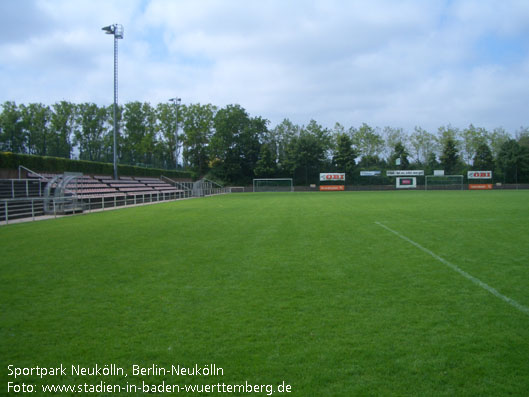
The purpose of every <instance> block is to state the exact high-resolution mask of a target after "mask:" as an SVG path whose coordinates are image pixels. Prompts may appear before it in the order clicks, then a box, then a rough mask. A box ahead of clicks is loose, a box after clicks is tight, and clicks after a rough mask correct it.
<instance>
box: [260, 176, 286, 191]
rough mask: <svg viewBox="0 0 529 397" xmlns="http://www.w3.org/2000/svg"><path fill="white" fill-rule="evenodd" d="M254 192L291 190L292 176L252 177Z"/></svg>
mask: <svg viewBox="0 0 529 397" xmlns="http://www.w3.org/2000/svg"><path fill="white" fill-rule="evenodd" d="M253 191H254V192H293V191H294V185H293V183H292V178H268V179H264V178H263V179H254V180H253Z"/></svg>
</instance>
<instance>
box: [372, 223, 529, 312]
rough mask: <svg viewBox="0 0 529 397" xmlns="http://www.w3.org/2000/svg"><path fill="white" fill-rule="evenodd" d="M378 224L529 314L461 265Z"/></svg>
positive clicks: (527, 309)
mask: <svg viewBox="0 0 529 397" xmlns="http://www.w3.org/2000/svg"><path fill="white" fill-rule="evenodd" d="M375 223H376V224H377V225H378V226H380V227H383V228H384V229H386V230H387V231H388V232H391V233H393V234H394V235H395V236H397V237H400V238H401V239H403V240H404V241H407V242H408V243H410V244H411V245H414V246H415V247H417V248H419V249H420V250H421V251H423V252H426V253H427V254H428V255H430V256H432V257H433V258H435V259H437V260H438V261H439V262H441V263H443V264H445V265H446V266H448V267H449V268H450V269H452V270H454V271H456V272H458V273H459V274H461V275H462V276H463V277H465V278H466V279H468V280H470V281H472V282H473V283H474V284H477V285H479V286H480V287H481V288H483V289H484V290H486V291H488V292H490V293H491V294H492V295H494V296H496V297H498V298H500V299H501V300H503V301H505V302H507V303H508V304H509V305H511V306H513V307H515V308H516V309H518V310H520V311H521V312H523V313H525V314H527V315H529V307H526V306H524V305H521V304H519V303H518V302H516V301H515V300H514V299H511V298H509V297H508V296H505V295H503V294H501V293H499V292H498V291H497V290H496V289H494V288H492V287H491V286H490V285H488V284H486V283H484V282H483V281H481V280H480V279H478V278H476V277H474V276H473V275H471V274H468V273H467V272H465V271H464V270H463V269H461V268H460V267H459V266H456V265H454V264H453V263H450V262H448V261H447V260H446V259H443V258H441V257H440V256H439V255H437V254H434V253H433V252H432V251H430V250H429V249H428V248H424V247H423V246H422V245H420V244H419V243H416V242H415V241H413V240H411V239H409V238H408V237H406V236H404V235H402V234H400V233H399V232H397V231H395V230H393V229H391V228H389V227H388V226H386V225H384V224H383V223H380V222H375Z"/></svg>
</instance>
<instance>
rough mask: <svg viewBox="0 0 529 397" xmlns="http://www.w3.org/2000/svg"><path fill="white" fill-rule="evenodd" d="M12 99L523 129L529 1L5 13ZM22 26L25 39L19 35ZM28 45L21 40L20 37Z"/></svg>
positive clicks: (34, 5) (62, 5) (71, 6)
mask: <svg viewBox="0 0 529 397" xmlns="http://www.w3.org/2000/svg"><path fill="white" fill-rule="evenodd" d="M0 15H4V16H3V17H0V18H3V19H4V21H6V17H5V15H10V17H9V18H7V19H9V20H10V21H12V22H11V25H9V24H8V25H6V26H4V27H0V32H4V33H5V35H4V36H3V39H1V41H0V73H1V74H2V77H3V78H2V79H0V101H4V100H16V101H18V102H28V101H42V102H45V103H50V102H51V103H53V102H54V101H57V100H61V99H66V100H71V101H94V102H96V103H101V104H108V103H110V102H111V101H112V76H113V74H112V62H113V60H112V56H113V55H112V40H111V38H110V37H107V36H105V35H104V34H103V33H102V32H101V31H100V29H101V27H102V26H104V25H108V24H110V23H115V22H118V23H122V24H123V25H124V26H125V39H124V40H122V41H120V42H119V46H120V47H119V75H120V83H119V89H120V101H121V102H126V101H132V100H140V101H149V102H151V103H158V102H165V101H167V99H168V98H170V97H174V96H176V95H177V96H179V97H182V99H183V101H184V102H186V103H190V102H193V103H196V102H201V103H208V102H209V103H213V104H215V105H218V106H224V105H226V104H229V103H239V104H241V105H242V106H243V107H245V108H246V109H247V110H248V111H249V112H250V113H251V114H253V115H259V116H263V117H265V118H268V119H270V120H271V121H272V124H274V123H278V122H280V121H281V120H282V119H283V118H290V119H291V120H292V121H294V122H296V123H300V124H307V123H308V122H309V121H310V119H315V120H317V121H318V122H320V123H322V124H324V125H327V126H331V127H332V126H333V125H334V123H335V122H340V123H341V124H343V125H346V126H350V125H356V126H358V125H360V124H361V123H362V122H366V123H369V124H371V125H374V126H380V127H382V126H385V125H390V126H392V127H403V128H405V129H408V130H412V129H413V127H414V126H415V125H420V126H423V127H425V128H428V129H430V130H431V129H436V128H437V127H439V126H441V125H444V124H448V123H452V124H453V125H456V126H458V127H465V126H466V125H468V124H469V123H471V122H472V123H474V124H475V125H480V126H481V125H483V126H485V127H487V128H494V127H496V126H504V127H505V128H507V129H514V128H517V127H518V126H519V125H521V124H523V123H524V121H525V119H524V116H523V114H524V113H525V112H524V111H523V106H524V105H523V104H525V103H527V102H528V100H529V89H528V88H529V83H528V81H529V74H528V73H527V69H528V68H527V65H528V64H529V56H528V50H529V44H528V39H527V37H529V36H528V35H527V33H529V32H528V30H529V28H528V27H529V6H528V5H527V2H525V1H521V0H520V1H514V0H513V1H504V2H496V1H487V0H480V1H477V0H462V1H453V2H423V1H419V0H407V1H401V2H394V1H389V0H374V1H369V2H365V1H345V0H325V1H323V0H321V1H317V0H314V1H304V0H303V1H302V0H292V1H280V0H262V1H259V2H257V1H255V2H254V1H252V2H248V1H243V0H222V1H220V0H204V1H194V0H181V1H172V0H151V1H148V0H144V1H140V0H138V1H128V0H123V1H112V2H108V1H101V0H99V1H97V0H96V1H76V2H71V1H66V0H53V1H52V0H46V1H44V0H41V1H30V0H22V1H17V2H5V1H4V2H0ZM13 25H16V26H18V27H19V28H20V29H21V30H22V31H23V33H22V34H20V35H18V36H16V35H13V34H12V33H11V32H12V29H13ZM15 36H16V37H15Z"/></svg>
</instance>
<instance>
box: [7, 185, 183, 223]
mask: <svg viewBox="0 0 529 397" xmlns="http://www.w3.org/2000/svg"><path fill="white" fill-rule="evenodd" d="M190 197H192V195H191V193H190V192H186V191H179V192H170V193H164V192H156V193H143V194H132V195H126V196H116V195H114V196H107V197H88V198H74V197H59V198H55V197H51V198H45V197H26V198H18V199H16V198H15V199H1V200H0V225H2V224H5V225H7V224H9V223H10V222H11V223H12V222H13V221H15V220H18V219H29V218H31V220H37V219H47V218H56V217H57V216H61V215H66V214H70V213H80V212H88V213H90V212H95V211H105V210H110V209H114V208H119V207H126V206H133V205H143V204H149V203H157V202H163V201H175V200H182V199H186V198H190ZM74 200H75V205H72V206H70V204H72V203H73V201H74ZM45 202H47V203H45ZM45 204H47V207H48V211H45Z"/></svg>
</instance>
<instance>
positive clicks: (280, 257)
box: [0, 191, 529, 396]
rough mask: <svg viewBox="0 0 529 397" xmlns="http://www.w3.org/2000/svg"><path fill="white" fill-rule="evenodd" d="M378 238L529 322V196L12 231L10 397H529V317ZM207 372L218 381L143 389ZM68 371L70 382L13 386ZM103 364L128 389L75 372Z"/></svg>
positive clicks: (2, 318) (0, 294)
mask: <svg viewBox="0 0 529 397" xmlns="http://www.w3.org/2000/svg"><path fill="white" fill-rule="evenodd" d="M376 222H379V223H382V224H383V225H385V226H386V227H387V228H390V229H391V230H394V231H395V232H397V233H398V234H399V235H401V236H403V237H405V238H406V239H408V240H409V241H413V242H414V243H416V244H417V245H418V246H420V247H424V249H426V250H429V251H430V252H432V253H433V254H435V255H436V256H438V257H439V258H442V259H443V260H444V261H446V262H448V263H450V264H453V265H454V266H457V267H458V268H460V269H461V270H462V271H464V272H466V273H468V274H469V275H471V276H472V277H474V278H476V279H479V280H480V281H481V282H482V283H485V284H486V285H487V286H490V287H491V288H494V289H495V290H496V291H498V293H499V294H501V295H502V296H505V297H508V298H509V299H512V300H513V301H516V302H517V303H518V304H519V305H520V306H521V307H523V308H527V307H529V288H528V287H529V192H528V191H510V192H507V191H489V192H473V191H461V192H429V191H428V192H420V191H413V192H411V191H406V192H400V191H398V192H372V193H371V192H338V193H334V192H333V193H330V192H323V193H279V194H275V193H265V194H231V195H224V196H216V197H208V198H203V199H196V200H185V201H178V202H171V203H163V204H158V205H150V206H143V207H136V208H129V209H123V210H119V211H108V212H105V213H94V214H89V215H81V216H74V217H67V218H60V219H56V220H48V221H41V222H34V223H31V222H30V223H25V224H16V225H9V226H5V227H0V361H1V363H2V365H1V366H2V368H1V370H0V388H1V389H0V394H1V395H4V394H5V393H6V392H7V385H8V382H14V384H18V385H20V384H22V383H26V384H33V385H35V387H37V389H36V390H41V389H40V388H41V387H42V385H46V384H72V385H74V384H82V383H89V384H98V383H100V382H106V384H119V385H122V386H123V387H125V386H126V385H127V384H136V383H137V384H141V382H145V383H147V384H161V383H162V382H165V383H166V384H179V385H195V384H196V385H207V384H217V383H220V384H222V383H224V384H226V385H227V384H233V385H236V384H245V382H248V383H249V384H253V385H259V384H262V385H268V384H270V385H274V388H276V387H277V386H278V385H280V384H282V382H285V383H286V384H288V385H291V388H292V389H291V390H292V392H291V393H290V394H286V393H285V395H296V396H354V395H361V396H366V395H367V396H369V395H373V396H380V395H402V396H404V395H416V396H432V395H439V396H454V395H460V396H461V395H463V396H466V395H468V396H474V395H480V396H487V395H490V396H500V395H527V393H528V391H529V314H528V313H527V312H524V311H523V310H520V309H519V308H517V307H515V306H513V305H511V304H509V303H508V302H506V301H505V300H503V299H500V298H499V297H498V296H495V295H493V294H492V293H491V292H490V291H488V290H486V289H485V288H482V287H481V286H480V285H478V284H477V283H475V282H472V281H471V280H469V279H468V278H465V277H463V276H462V275H461V274H460V273H458V272H456V271H454V270H453V269H452V268H450V267H449V266H447V265H446V264H445V263H443V262H441V261H440V260H438V259H437V258H435V257H434V256H432V255H429V254H428V253H427V252H425V251H424V250H421V249H420V248H418V246H417V245H414V244H412V243H410V242H409V241H407V240H405V239H404V238H401V237H399V236H398V235H396V234H395V233H392V232H390V231H388V230H387V229H386V228H384V227H382V226H380V225H379V224H377V223H376ZM212 363H213V364H215V365H216V366H217V367H219V368H222V369H223V375H214V376H205V375H203V374H202V375H195V376H176V375H174V374H166V375H163V374H146V375H136V376H134V375H133V374H132V366H133V365H138V366H140V367H151V368H152V366H153V364H154V365H155V366H156V368H158V367H159V368H169V367H171V365H175V366H176V365H181V366H185V367H190V368H191V367H194V366H195V364H197V365H198V366H204V365H209V364H212ZM60 364H63V365H64V366H65V367H66V368H68V370H67V374H66V375H57V376H47V377H44V378H41V377H39V376H37V375H35V374H33V375H28V376H21V377H18V378H16V379H14V378H13V376H11V375H10V374H9V371H8V366H9V365H13V366H14V367H18V368H31V367H36V366H39V367H48V368H51V367H56V366H58V365H60ZM96 364H97V365H99V366H104V365H106V364H107V365H108V364H116V366H118V367H121V368H124V369H125V373H124V374H118V375H111V376H104V375H97V376H80V375H79V376H76V375H72V374H71V373H70V372H71V371H70V368H71V366H72V365H81V366H83V367H89V368H92V367H94V366H95V365H96ZM11 368H13V367H11ZM125 375H127V376H125ZM274 391H275V389H274ZM122 394H123V395H126V394H134V393H122ZM137 394H138V395H141V393H140V392H138V393H137ZM206 394H207V393H202V394H201V395H206ZM216 394H217V393H215V392H212V393H209V395H216ZM266 394H267V392H266V391H265V390H263V391H262V392H260V393H255V394H254V395H266ZM274 394H275V395H277V393H274ZM35 395H38V394H35ZM195 395H197V394H195ZM234 395H252V394H248V393H245V392H243V393H234Z"/></svg>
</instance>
